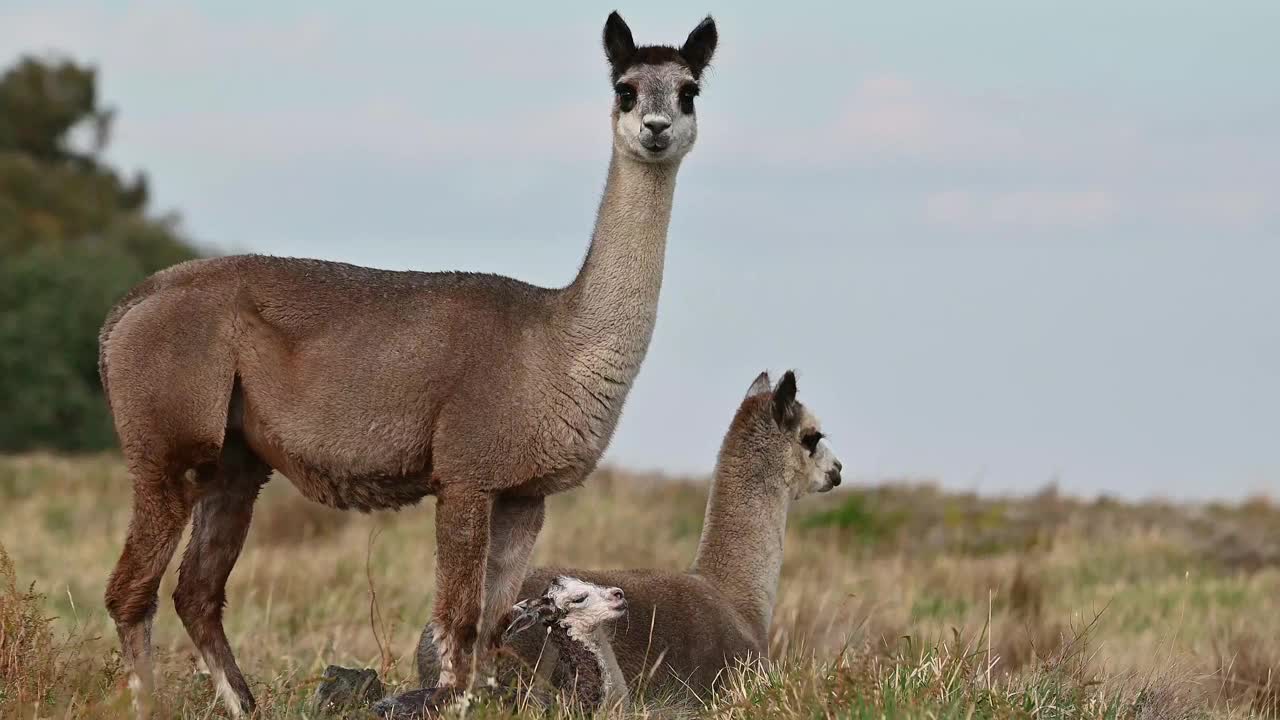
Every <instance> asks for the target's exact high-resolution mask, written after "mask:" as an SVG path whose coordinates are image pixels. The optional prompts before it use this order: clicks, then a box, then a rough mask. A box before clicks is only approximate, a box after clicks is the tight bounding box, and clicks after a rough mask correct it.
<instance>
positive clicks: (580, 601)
mask: <svg viewBox="0 0 1280 720" xmlns="http://www.w3.org/2000/svg"><path fill="white" fill-rule="evenodd" d="M626 611H627V599H626V596H625V595H624V594H623V592H622V589H621V588H616V587H603V586H600V585H596V584H595V583H589V582H587V581H586V580H579V579H578V578H575V577H567V576H564V575H562V576H560V577H557V578H556V579H555V580H552V581H551V584H550V585H548V586H547V590H546V592H544V593H543V594H542V595H541V596H540V597H536V598H529V599H528V600H521V601H520V602H518V603H516V604H515V606H514V607H512V608H511V623H510V624H509V625H508V626H507V629H506V631H505V633H504V636H505V637H511V636H514V635H516V634H517V633H520V632H523V631H524V630H525V629H527V628H530V627H532V626H534V625H536V624H538V623H542V624H543V625H546V626H548V627H550V626H552V625H554V624H556V623H559V624H560V625H562V626H563V627H565V628H566V629H568V630H572V631H575V632H576V633H578V634H579V635H580V636H582V637H585V636H587V635H589V634H591V633H592V632H594V631H595V629H596V628H597V627H599V626H600V625H601V624H602V623H604V622H607V621H609V620H615V619H617V618H620V617H622V615H623V614H624V613H626Z"/></svg>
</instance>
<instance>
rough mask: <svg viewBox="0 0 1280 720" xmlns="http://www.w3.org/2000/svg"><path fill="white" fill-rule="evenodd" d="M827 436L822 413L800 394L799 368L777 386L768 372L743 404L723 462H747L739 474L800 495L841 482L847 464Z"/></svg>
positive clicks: (753, 383)
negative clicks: (820, 417)
mask: <svg viewBox="0 0 1280 720" xmlns="http://www.w3.org/2000/svg"><path fill="white" fill-rule="evenodd" d="M825 438H826V436H825V435H823V433H822V423H820V422H819V421H818V417H817V416H816V415H814V414H813V412H812V411H810V410H809V408H807V407H805V405H804V404H803V403H801V402H800V401H799V400H797V399H796V376H795V373H794V372H792V371H791V370H788V371H787V372H786V374H784V375H783V376H782V380H780V381H778V384H777V386H776V387H775V386H773V384H772V383H771V382H770V380H769V373H768V372H762V373H760V374H759V375H758V376H756V379H755V381H754V382H752V383H751V387H750V388H748V390H747V396H746V397H745V398H744V399H743V401H742V405H741V406H740V407H739V408H738V414H737V416H736V417H735V418H734V423H733V426H732V427H731V428H730V430H729V434H728V435H727V436H726V437H725V446H724V450H723V451H722V452H721V463H722V464H723V463H726V462H729V463H732V464H733V465H735V466H744V465H745V467H738V468H737V469H738V470H739V472H737V473H735V474H740V475H743V476H744V477H760V478H768V480H765V481H764V482H774V483H777V482H781V483H783V484H784V485H785V486H786V488H787V489H788V490H789V491H790V493H791V496H792V497H793V498H796V499H798V498H801V497H803V496H805V495H808V494H810V493H816V492H827V491H828V490H830V489H831V488H833V487H835V486H837V485H839V484H840V480H841V478H840V471H841V469H842V468H843V467H844V466H843V465H842V464H841V463H840V460H839V459H837V458H836V455H835V453H834V452H832V450H831V446H830V444H829V443H828V442H827V441H826V440H825ZM726 469H730V468H726ZM730 470H731V471H732V469H730ZM776 489H778V490H781V488H776Z"/></svg>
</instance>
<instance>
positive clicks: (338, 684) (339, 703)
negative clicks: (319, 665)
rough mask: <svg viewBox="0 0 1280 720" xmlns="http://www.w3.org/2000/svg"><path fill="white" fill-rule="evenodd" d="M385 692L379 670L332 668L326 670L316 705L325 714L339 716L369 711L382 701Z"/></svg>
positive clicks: (317, 693) (331, 666) (318, 689)
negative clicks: (338, 714)
mask: <svg viewBox="0 0 1280 720" xmlns="http://www.w3.org/2000/svg"><path fill="white" fill-rule="evenodd" d="M384 692H385V690H384V688H383V687H382V681H381V680H379V679H378V672H377V671H376V670H370V669H368V668H365V669H363V670H356V669H353V668H344V667H340V666H338V665H330V666H329V667H327V668H325V669H324V678H323V680H321V682H320V687H318V688H316V696H315V700H314V702H315V707H316V709H317V710H318V711H320V712H321V713H339V712H344V711H350V710H356V709H359V708H367V707H369V706H370V705H373V704H374V703H376V702H378V701H379V700H381V699H382V695H383V693H384Z"/></svg>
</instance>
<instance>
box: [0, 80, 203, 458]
mask: <svg viewBox="0 0 1280 720" xmlns="http://www.w3.org/2000/svg"><path fill="white" fill-rule="evenodd" d="M114 117H115V113H114V110H113V109H111V108H107V107H103V106H102V105H101V104H100V102H99V98H98V93H97V72H96V70H95V69H94V68H91V67H86V66H82V65H78V64H76V63H75V62H72V61H69V60H63V59H47V58H34V57H27V58H24V59H22V60H20V61H19V62H18V63H17V64H16V65H15V66H14V67H11V68H9V69H8V70H7V71H5V73H4V75H3V77H2V78H0V452H17V451H23V450H33V449H49V450H69V451H79V450H98V449H102V448H105V447H109V446H111V445H112V444H113V443H114V441H115V438H114V434H113V432H112V428H111V418H110V416H109V415H108V413H107V408H106V404H105V402H104V401H103V398H102V387H101V385H100V384H99V381H98V369H97V340H98V328H99V327H100V326H101V325H102V321H103V318H104V317H105V315H106V313H107V311H108V310H109V309H110V308H111V305H112V304H113V303H115V301H116V300H117V299H119V298H120V297H121V296H122V295H124V294H125V293H126V292H127V291H128V290H129V288H131V287H132V286H133V285H134V284H136V283H137V282H138V281H140V280H142V279H143V278H144V277H146V276H147V275H149V274H151V273H153V272H155V271H156V270H159V269H161V268H164V267H167V266H169V265H172V264H174V263H177V262H181V261H183V260H187V259H190V258H193V257H195V256H196V250H195V249H194V248H193V247H192V245H191V244H190V243H189V242H188V241H187V240H186V239H184V238H183V237H182V234H181V233H180V232H179V229H178V219H177V217H176V216H175V215H157V214H154V213H148V198H149V193H148V185H147V178H146V176H145V175H143V174H141V173H139V174H137V175H135V176H134V177H132V178H128V177H125V176H124V175H123V174H122V173H120V172H118V171H117V170H115V169H114V168H112V167H110V166H109V165H108V164H106V163H105V162H104V160H103V152H104V150H105V149H106V147H107V143H108V142H109V140H110V136H111V125H112V121H113V119H114Z"/></svg>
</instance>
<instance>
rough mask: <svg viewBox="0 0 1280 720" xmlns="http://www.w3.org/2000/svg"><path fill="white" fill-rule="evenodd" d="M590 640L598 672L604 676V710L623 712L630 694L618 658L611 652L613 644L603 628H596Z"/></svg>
mask: <svg viewBox="0 0 1280 720" xmlns="http://www.w3.org/2000/svg"><path fill="white" fill-rule="evenodd" d="M592 638H593V639H594V640H595V646H596V650H597V653H596V654H597V656H598V657H599V659H600V671H601V673H603V675H604V706H605V708H606V709H614V708H615V707H616V708H620V709H622V710H625V709H627V706H628V704H629V703H628V700H629V695H630V693H628V691H627V678H626V676H625V675H623V674H622V667H621V666H619V665H618V656H617V655H615V654H614V652H613V643H612V642H610V641H609V638H608V637H607V636H606V635H605V630H604V627H603V626H601V627H598V628H596V631H595V632H594V633H592Z"/></svg>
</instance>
